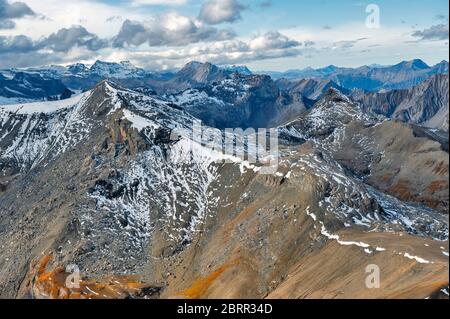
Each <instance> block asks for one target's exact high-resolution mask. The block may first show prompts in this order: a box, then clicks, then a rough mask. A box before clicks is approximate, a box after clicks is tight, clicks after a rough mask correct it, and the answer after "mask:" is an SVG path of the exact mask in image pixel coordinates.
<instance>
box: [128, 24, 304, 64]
mask: <svg viewBox="0 0 450 319" xmlns="http://www.w3.org/2000/svg"><path fill="white" fill-rule="evenodd" d="M301 46H302V43H299V42H297V41H294V40H291V39H289V38H288V37H286V36H284V35H282V34H281V33H279V32H276V31H272V32H267V33H265V34H262V35H257V36H255V37H253V38H251V39H250V40H248V41H243V40H237V39H235V40H229V41H221V42H214V43H210V44H200V45H195V46H190V47H186V48H180V49H169V50H160V51H141V52H132V53H130V54H131V57H130V58H131V59H133V60H134V61H137V62H139V64H141V65H143V66H146V67H149V68H153V69H162V68H175V67H181V66H182V65H184V64H185V63H187V62H189V61H192V60H195V61H201V62H211V63H215V64H219V65H221V64H236V63H247V62H253V61H260V60H267V59H275V58H284V57H295V56H299V55H301V54H302V49H301Z"/></svg>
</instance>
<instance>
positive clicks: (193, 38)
mask: <svg viewBox="0 0 450 319" xmlns="http://www.w3.org/2000/svg"><path fill="white" fill-rule="evenodd" d="M234 36H235V34H234V32H232V31H229V30H218V29H216V28H214V27H211V26H207V25H205V24H203V23H202V22H200V21H197V20H195V19H192V18H189V17H186V16H183V15H180V14H179V13H176V12H169V13H166V14H162V15H156V16H153V17H151V18H150V19H149V20H147V21H144V22H139V21H131V20H126V21H125V22H124V23H123V25H122V27H121V29H120V32H119V33H118V34H117V36H115V37H114V40H113V45H114V47H119V48H120V47H126V46H140V45H143V44H148V45H149V46H152V47H153V46H183V45H189V44H192V43H197V42H202V41H223V40H229V39H230V38H233V37H234Z"/></svg>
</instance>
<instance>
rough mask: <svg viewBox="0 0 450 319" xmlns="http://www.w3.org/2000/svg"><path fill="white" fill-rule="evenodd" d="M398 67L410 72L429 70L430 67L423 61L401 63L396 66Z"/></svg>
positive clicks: (415, 60) (414, 60)
mask: <svg viewBox="0 0 450 319" xmlns="http://www.w3.org/2000/svg"><path fill="white" fill-rule="evenodd" d="M397 66H398V67H401V68H408V69H411V70H424V69H429V68H430V66H429V65H428V64H426V63H425V62H424V61H422V60H421V59H413V60H410V61H403V62H400V63H399V64H397Z"/></svg>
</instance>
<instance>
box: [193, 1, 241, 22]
mask: <svg viewBox="0 0 450 319" xmlns="http://www.w3.org/2000/svg"><path fill="white" fill-rule="evenodd" d="M245 8H246V7H245V6H244V5H242V4H241V3H239V2H238V1H237V0H209V1H207V2H206V3H204V4H203V6H202V8H201V10H200V15H199V18H200V20H202V21H205V22H206V23H209V24H219V23H222V22H234V21H236V20H239V19H241V11H242V10H244V9H245Z"/></svg>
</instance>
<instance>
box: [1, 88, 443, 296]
mask: <svg viewBox="0 0 450 319" xmlns="http://www.w3.org/2000/svg"><path fill="white" fill-rule="evenodd" d="M193 121H195V118H194V117H193V116H192V115H190V114H189V113H187V112H186V111H185V110H184V109H183V107H182V105H179V104H177V102H174V101H169V100H164V99H161V98H155V97H154V96H148V95H144V94H142V93H138V92H136V91H130V90H127V89H123V88H120V87H118V86H117V85H115V84H112V83H109V82H102V83H100V84H99V85H97V86H96V87H95V88H94V89H93V90H91V91H88V92H86V93H84V94H82V95H78V96H76V97H73V98H71V99H69V100H66V101H57V102H48V103H37V104H30V105H16V106H8V107H0V149H1V153H0V154H1V155H0V172H1V175H0V185H2V186H1V188H0V202H1V205H0V243H1V245H2V247H1V248H2V249H1V250H0V297H2V298H5V297H18V298H22V297H33V298H49V297H50V298H124V297H131V298H218V297H220V298H231V297H234V298H280V297H281V298H355V297H356V298H387V297H394V298H400V297H407V298H426V297H429V296H436V295H438V294H439V293H440V291H441V289H445V287H447V286H448V243H447V239H448V221H447V216H446V215H445V214H443V213H442V212H440V211H439V210H441V209H442V210H445V209H448V184H447V185H444V184H441V183H445V180H448V154H447V153H445V152H444V151H442V150H441V145H440V144H439V143H438V142H436V141H433V140H431V139H430V138H425V137H417V136H414V134H413V132H412V130H411V127H410V126H408V125H407V124H401V123H395V122H391V121H380V120H379V119H378V118H376V117H372V116H369V115H366V114H364V113H362V112H361V110H360V109H359V108H358V107H356V106H355V105H353V104H352V103H351V102H350V101H349V100H348V99H347V98H346V97H345V96H344V95H342V94H341V93H339V92H338V91H335V90H330V91H329V92H328V93H327V94H325V95H324V97H323V98H322V99H321V101H320V102H319V103H318V104H317V105H316V106H315V107H314V108H312V109H311V110H310V111H308V112H307V113H305V114H303V115H302V116H301V117H300V118H299V119H298V120H296V121H294V122H292V123H290V124H288V125H286V126H282V127H280V128H279V129H278V130H279V133H280V140H279V141H280V147H279V155H280V158H279V165H278V166H277V167H276V169H275V170H274V171H272V172H270V174H264V173H263V168H264V167H263V166H264V165H265V164H264V163H265V162H266V161H267V160H268V158H267V157H264V156H261V157H259V161H258V162H257V163H254V164H252V163H249V162H248V159H244V158H240V157H237V156H231V155H226V154H222V153H221V152H220V151H219V149H220V148H217V147H218V146H219V145H220V146H221V145H222V142H221V141H219V142H216V141H215V140H214V142H213V143H212V144H211V143H207V144H204V143H199V141H198V140H197V139H196V138H195V136H192V135H191V134H190V133H191V132H190V129H191V128H192V123H193ZM203 133H204V134H207V135H208V136H214V135H215V136H223V134H224V133H223V132H221V131H219V130H217V129H213V128H208V127H204V132H203ZM241 138H242V137H241V136H240V135H239V134H237V136H236V139H237V140H240V139H241ZM193 140H194V141H193ZM208 141H209V140H208ZM232 144H233V145H234V144H236V145H246V144H238V143H237V141H236V143H235V142H232ZM236 147H238V148H239V147H244V146H236ZM269 158H270V157H269ZM224 160H226V161H224ZM389 172H390V173H393V172H395V173H396V174H395V175H393V176H389V178H386V176H385V175H386V174H387V173H389ZM412 172H413V173H414V174H413V173H412ZM413 175H414V176H413ZM398 183H403V184H402V185H404V187H406V189H407V190H408V192H409V193H410V194H411V196H405V194H406V193H405V192H400V193H399V192H396V189H398V187H397V188H395V187H391V186H392V185H397V184H398ZM432 183H434V184H433V185H435V186H436V187H434V186H433V191H431V190H430V191H428V188H427V187H428V186H430V184H432ZM445 194H446V195H447V198H446V199H445V198H444V197H445V196H444V195H445ZM418 201H419V202H421V204H418V203H417V202H418ZM415 202H416V203H415ZM433 208H436V209H433ZM370 264H376V265H378V266H379V267H380V269H381V271H382V273H381V278H382V279H381V287H380V288H379V289H368V288H367V287H366V285H365V278H366V275H367V274H366V267H367V266H368V265H370ZM67 265H76V266H77V267H78V268H79V269H80V271H81V276H82V278H83V281H82V283H81V285H80V287H79V288H70V287H67V285H66V284H65V281H66V279H67V277H68V275H69V273H70V272H69V270H67V269H66V266H67Z"/></svg>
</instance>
